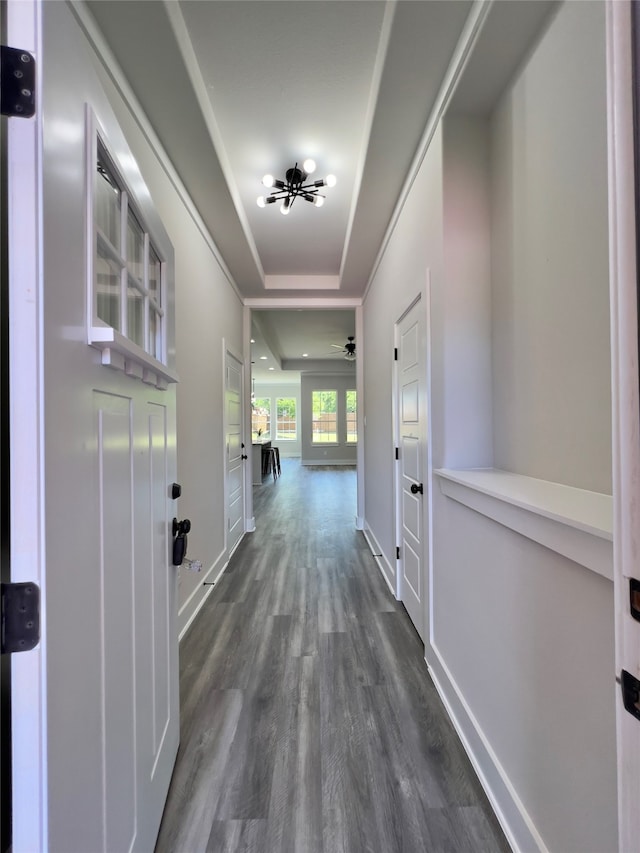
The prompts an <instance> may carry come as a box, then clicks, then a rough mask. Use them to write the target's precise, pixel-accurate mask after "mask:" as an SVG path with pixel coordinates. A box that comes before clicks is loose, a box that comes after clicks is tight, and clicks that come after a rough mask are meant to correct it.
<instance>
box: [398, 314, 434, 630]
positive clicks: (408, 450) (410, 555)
mask: <svg viewBox="0 0 640 853" xmlns="http://www.w3.org/2000/svg"><path fill="white" fill-rule="evenodd" d="M396 343H397V351H398V352H397V361H396V401H395V411H396V433H397V441H398V462H397V465H398V469H397V474H398V476H397V481H396V482H397V493H396V501H397V513H396V515H397V520H398V531H399V539H400V554H399V560H398V573H397V578H398V588H397V594H398V598H399V599H400V600H401V601H402V603H403V604H404V606H405V607H406V609H407V613H408V614H409V616H410V617H411V621H412V622H413V624H414V625H415V628H416V630H417V632H418V634H420V637H422V638H423V639H424V637H423V634H424V623H425V619H424V608H425V589H426V581H425V554H426V553H427V534H428V531H427V525H426V524H425V520H426V519H427V518H428V512H427V510H428V507H427V506H426V501H427V500H428V488H427V484H426V483H425V482H424V481H425V479H426V477H425V472H426V460H427V448H426V442H427V411H426V391H425V376H426V346H425V334H424V305H423V302H422V300H418V301H417V302H416V303H415V304H414V305H413V307H412V308H411V309H410V310H409V311H408V312H407V313H406V314H405V315H404V316H403V317H402V318H401V320H400V321H399V322H398V323H397V324H396Z"/></svg>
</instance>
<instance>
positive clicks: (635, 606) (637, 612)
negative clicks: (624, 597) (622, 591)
mask: <svg viewBox="0 0 640 853" xmlns="http://www.w3.org/2000/svg"><path fill="white" fill-rule="evenodd" d="M629 611H630V612H631V615H632V617H633V618H634V619H635V620H636V622H640V581H639V580H636V578H629Z"/></svg>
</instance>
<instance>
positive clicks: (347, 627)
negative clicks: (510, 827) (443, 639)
mask: <svg viewBox="0 0 640 853" xmlns="http://www.w3.org/2000/svg"><path fill="white" fill-rule="evenodd" d="M254 500H255V511H256V522H257V530H256V532H255V533H253V534H248V535H247V536H245V538H244V540H243V541H242V542H241V543H240V546H239V547H238V549H237V551H236V553H235V554H234V556H233V558H232V559H231V562H230V565H229V567H228V570H227V571H226V573H225V574H224V575H223V577H222V578H221V580H220V582H219V584H218V585H217V587H216V588H215V589H214V590H213V592H212V593H211V595H210V596H209V598H208V600H207V601H206V603H205V605H204V607H203V609H202V611H201V613H200V614H199V616H198V618H197V620H196V621H195V623H194V624H193V626H192V627H191V629H190V630H189V632H188V634H187V636H186V637H185V639H184V640H183V642H182V645H181V648H180V661H181V666H180V669H181V673H180V689H181V745H180V751H179V753H178V759H177V763H176V768H175V771H174V774H173V779H172V784H171V788H170V792H169V797H168V800H167V805H166V808H165V814H164V818H163V822H162V826H161V829H160V835H159V838H158V843H157V846H156V851H157V853H169V851H171V853H195V851H204V850H207V851H212V853H232V851H247V853H248V851H256V853H280V851H287V853H321V851H324V853H365V851H368V852H369V853H400V851H402V852H403V853H414V851H415V853H418V851H456V853H457V851H482V853H490V851H504V850H508V849H509V847H508V845H507V843H506V841H505V839H504V837H503V835H502V833H501V830H500V828H499V826H498V824H497V821H496V819H495V817H494V816H493V814H492V812H491V809H490V807H489V805H488V803H487V800H486V797H485V796H484V793H483V791H482V789H481V787H480V785H479V783H478V782H477V780H476V777H475V775H474V773H473V770H472V769H471V766H470V764H469V762H468V760H467V758H466V756H465V753H464V750H463V749H462V746H461V745H460V743H459V741H458V739H457V736H456V735H455V732H454V730H453V728H452V726H451V724H450V723H449V721H448V718H447V716H446V714H445V712H444V710H443V707H442V704H441V702H440V700H439V698H438V696H437V693H436V691H435V688H434V687H433V685H432V683H431V681H430V679H429V676H428V674H427V669H426V665H425V663H424V660H423V650H422V646H421V644H420V642H419V640H418V637H417V634H416V633H415V631H414V629H413V627H412V625H411V623H410V621H409V619H408V617H407V615H406V613H405V611H404V609H403V607H402V606H401V605H400V604H399V603H398V602H396V601H395V600H394V599H393V597H392V596H391V595H390V593H389V592H388V590H387V588H386V586H385V584H384V582H383V580H382V578H381V576H380V574H379V571H378V568H377V567H376V564H375V561H374V559H373V557H372V555H371V553H370V551H369V549H368V547H367V545H366V542H365V540H364V537H363V536H362V534H361V533H360V532H358V531H356V530H355V528H354V516H355V470H354V469H348V468H303V467H301V466H300V464H299V461H298V460H297V459H296V460H291V459H288V460H283V472H282V477H281V478H280V479H278V480H277V481H276V482H272V481H270V480H268V481H267V480H265V483H264V485H263V486H261V487H258V488H256V489H254Z"/></svg>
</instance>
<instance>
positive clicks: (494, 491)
mask: <svg viewBox="0 0 640 853" xmlns="http://www.w3.org/2000/svg"><path fill="white" fill-rule="evenodd" d="M434 474H436V475H437V477H438V479H439V483H440V491H441V492H442V494H444V495H446V496H447V497H449V498H452V499H453V500H455V501H458V502H459V503H461V504H464V505H465V506H467V507H469V508H470V509H472V510H475V511H476V512H479V513H481V514H482V515H486V516H487V517H488V518H491V519H493V520H494V521H497V522H498V523H499V524H502V525H504V526H505V527H509V528H511V530H515V531H516V532H517V533H520V534H521V535H522V536H526V537H527V538H528V539H532V540H533V541H534V542H539V543H540V544H541V545H544V546H545V547H546V548H550V549H551V550H552V551H556V552H557V553H558V554H562V555H563V556H564V557H568V558H569V559H570V560H573V561H575V562H576V563H579V564H580V565H582V566H585V567H586V568H587V569H590V570H591V571H593V572H596V573H597V574H599V575H602V576H603V577H605V578H608V579H609V580H613V498H612V497H611V496H610V495H603V494H600V493H599V492H589V491H586V490H585V489H576V488H573V487H571V486H564V485H562V484H561V483H551V482H549V481H547V480H537V479H535V478H534V477H525V476H523V475H521V474H512V473H511V472H510V471H501V470H499V469H497V468H474V469H465V470H453V469H451V468H440V469H439V470H436V471H434Z"/></svg>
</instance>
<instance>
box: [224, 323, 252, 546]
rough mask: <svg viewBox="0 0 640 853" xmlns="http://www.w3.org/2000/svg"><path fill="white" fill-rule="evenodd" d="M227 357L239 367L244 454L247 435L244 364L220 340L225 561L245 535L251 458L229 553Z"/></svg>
mask: <svg viewBox="0 0 640 853" xmlns="http://www.w3.org/2000/svg"><path fill="white" fill-rule="evenodd" d="M227 356H231V358H233V359H235V360H236V361H237V362H238V364H239V365H240V423H241V425H242V437H241V441H242V444H243V445H244V449H245V452H246V450H247V433H246V421H245V411H246V402H245V388H246V384H247V383H246V375H245V374H246V363H245V361H244V359H243V358H242V357H241V356H240V355H239V354H238V353H237V352H234V350H233V349H232V348H231V347H230V346H229V345H228V344H227V342H226V340H225V338H223V339H222V430H223V435H224V438H225V440H224V442H223V448H222V449H223V457H224V458H223V468H222V470H223V471H224V550H225V553H226V554H227V560H228V559H229V558H230V557H231V554H232V553H233V551H235V549H236V548H237V547H238V545H239V544H240V542H241V541H242V538H243V536H244V534H245V533H247V529H248V528H247V468H250V466H249V465H247V464H245V463H247V462H250V459H251V456H250V454H249V453H248V452H246V456H247V459H245V460H244V463H243V471H242V536H241V537H240V539H238V541H237V542H236V544H235V546H234V547H233V549H232V551H231V553H229V494H230V489H229V475H228V471H227V461H228V460H227V455H228V454H227V445H226V438H227Z"/></svg>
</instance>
